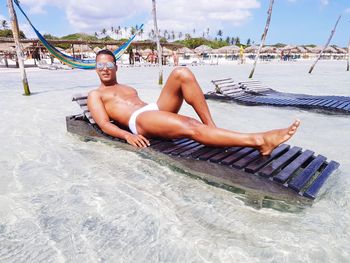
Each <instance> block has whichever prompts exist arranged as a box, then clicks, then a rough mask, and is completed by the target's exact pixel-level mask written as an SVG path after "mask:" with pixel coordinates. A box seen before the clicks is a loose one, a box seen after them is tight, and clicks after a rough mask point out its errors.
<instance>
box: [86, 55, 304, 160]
mask: <svg viewBox="0 0 350 263" xmlns="http://www.w3.org/2000/svg"><path fill="white" fill-rule="evenodd" d="M115 63H116V59H115V57H114V55H113V53H112V52H111V51H109V50H101V51H100V52H98V53H97V55H96V73H97V74H98V76H99V78H100V80H101V84H100V86H99V88H97V89H95V90H93V91H90V92H89V95H88V101H87V105H88V109H89V110H90V112H91V114H92V117H93V119H94V120H95V121H96V123H97V124H98V126H99V127H100V128H101V129H102V131H103V132H105V133H106V134H108V135H111V136H113V137H117V138H120V139H124V140H126V141H127V142H128V143H129V144H131V145H133V146H136V147H147V146H149V145H150V142H149V141H148V139H147V138H154V137H161V138H166V139H175V138H189V139H192V140H194V141H197V142H199V143H202V144H205V145H208V146H215V147H231V146H246V147H253V148H256V149H258V150H259V151H260V153H261V154H263V155H269V154H271V152H272V151H273V149H275V148H276V147H277V146H278V145H280V144H281V143H283V142H285V141H287V140H289V139H290V138H291V137H292V136H293V135H294V134H295V132H296V130H297V128H298V126H299V123H300V122H299V120H296V121H294V122H293V123H292V124H291V125H290V126H289V127H287V128H284V129H279V130H272V131H267V132H260V133H240V132H235V131H230V130H226V129H220V128H217V127H216V125H215V123H214V121H213V119H212V116H211V114H210V112H209V108H208V105H207V103H206V100H205V98H204V95H203V92H202V90H201V88H200V87H199V85H198V82H197V80H196V78H195V76H194V75H193V73H192V72H191V71H190V70H189V69H188V68H186V67H178V68H176V69H174V70H173V71H172V72H171V73H170V76H169V78H168V80H167V82H166V84H165V86H164V87H163V89H162V91H161V94H160V96H159V98H158V100H157V102H156V103H150V104H147V103H145V102H144V101H142V100H141V99H140V98H139V96H138V94H137V91H136V90H135V89H134V88H132V87H130V86H127V85H123V84H120V83H118V81H117V77H116V74H117V69H118V67H117V65H116V64H115ZM183 101H186V102H187V103H188V104H190V105H191V106H192V107H193V108H194V110H195V111H196V113H197V114H198V116H199V118H200V120H201V121H198V120H196V119H194V118H190V117H187V116H185V115H180V114H179V113H178V112H179V110H180V108H181V105H182V103H183ZM110 120H114V121H115V123H111V122H110ZM119 127H129V130H130V131H127V130H124V129H121V128H119Z"/></svg>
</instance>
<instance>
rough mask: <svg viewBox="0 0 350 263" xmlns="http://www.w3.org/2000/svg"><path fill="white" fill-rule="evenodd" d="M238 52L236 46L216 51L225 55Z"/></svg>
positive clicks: (238, 49)
mask: <svg viewBox="0 0 350 263" xmlns="http://www.w3.org/2000/svg"><path fill="white" fill-rule="evenodd" d="M239 51H240V48H239V47H237V46H236V45H231V46H225V47H221V48H218V49H217V52H219V53H226V54H234V53H239Z"/></svg>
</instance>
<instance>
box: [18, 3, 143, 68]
mask: <svg viewBox="0 0 350 263" xmlns="http://www.w3.org/2000/svg"><path fill="white" fill-rule="evenodd" d="M14 2H15V4H16V5H17V7H18V8H19V10H20V11H21V13H22V14H23V15H24V17H25V18H26V19H27V21H28V23H29V24H30V26H31V27H32V28H33V30H34V32H35V34H36V35H37V37H38V39H39V40H40V42H41V43H42V44H43V45H44V47H45V48H46V49H47V50H48V51H49V52H50V53H51V54H52V55H53V56H54V57H55V58H57V59H58V60H60V61H61V62H62V63H64V64H66V65H68V66H71V67H73V68H79V69H94V68H95V66H96V65H95V60H94V59H78V58H74V57H72V56H68V55H66V54H64V53H62V52H61V51H59V50H58V49H57V48H55V47H54V46H53V45H51V44H50V43H49V42H48V41H47V40H46V39H45V38H44V37H43V36H42V35H41V34H40V32H39V31H38V30H37V29H36V28H35V27H34V25H33V24H32V22H31V21H30V20H29V18H28V16H27V15H26V14H25V13H24V11H23V9H22V8H21V6H20V5H19V2H18V0H14ZM142 27H143V24H142V25H141V26H140V28H139V30H140V29H141V28H142ZM137 33H138V31H137V32H136V33H135V34H134V35H133V36H131V37H130V38H129V39H128V40H127V41H126V42H125V43H124V44H122V45H121V46H120V47H119V48H118V49H116V50H115V51H113V54H114V56H115V58H116V60H118V59H120V57H121V56H122V55H123V54H124V52H125V51H126V49H127V48H128V47H129V46H130V44H131V42H132V41H133V40H134V38H135V37H136V35H137Z"/></svg>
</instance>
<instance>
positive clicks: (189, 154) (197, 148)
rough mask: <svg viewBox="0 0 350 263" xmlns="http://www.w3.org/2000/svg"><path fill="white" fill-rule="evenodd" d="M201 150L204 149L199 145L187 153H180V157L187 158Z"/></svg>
mask: <svg viewBox="0 0 350 263" xmlns="http://www.w3.org/2000/svg"><path fill="white" fill-rule="evenodd" d="M202 148H204V145H202V144H199V145H198V146H196V147H193V148H191V149H189V150H187V151H184V152H182V153H180V156H181V157H189V156H191V154H192V153H194V152H196V151H198V150H199V149H202Z"/></svg>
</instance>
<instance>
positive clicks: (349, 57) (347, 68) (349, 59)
mask: <svg viewBox="0 0 350 263" xmlns="http://www.w3.org/2000/svg"><path fill="white" fill-rule="evenodd" d="M347 64H348V65H347V67H346V71H349V67H350V39H349V45H348V63H347Z"/></svg>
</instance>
